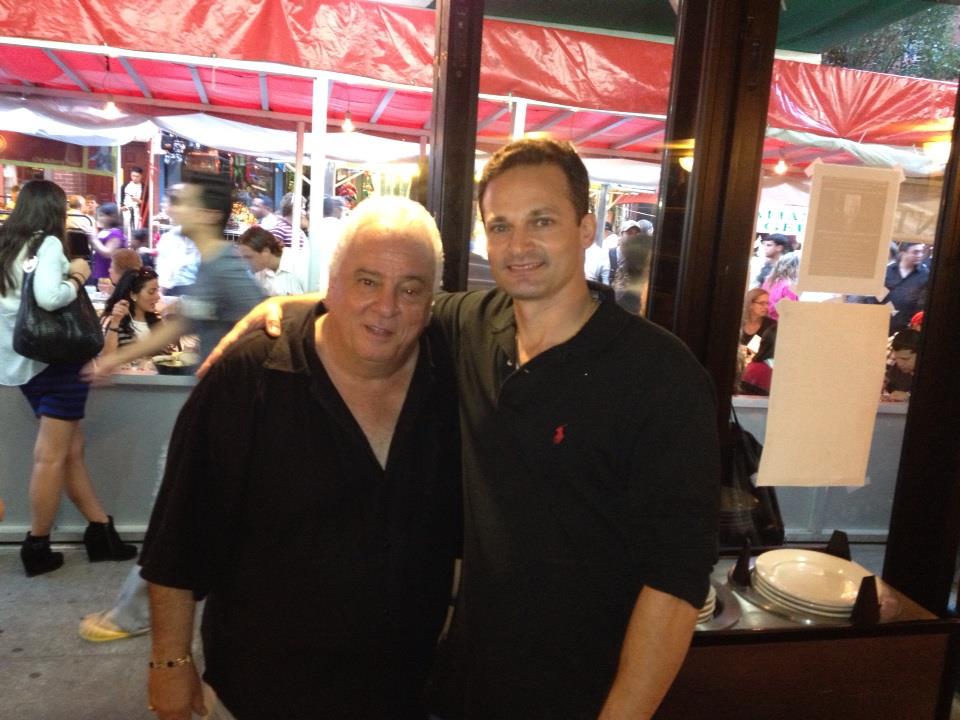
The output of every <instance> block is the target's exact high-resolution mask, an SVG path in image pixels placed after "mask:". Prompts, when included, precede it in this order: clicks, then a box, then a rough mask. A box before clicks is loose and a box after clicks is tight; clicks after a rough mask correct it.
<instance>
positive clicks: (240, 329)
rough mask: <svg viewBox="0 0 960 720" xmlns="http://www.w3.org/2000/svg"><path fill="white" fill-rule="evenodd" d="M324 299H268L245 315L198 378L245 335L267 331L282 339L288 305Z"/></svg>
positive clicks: (221, 342) (304, 297) (219, 344)
mask: <svg viewBox="0 0 960 720" xmlns="http://www.w3.org/2000/svg"><path fill="white" fill-rule="evenodd" d="M322 299H323V298H321V297H320V295H319V294H318V293H313V294H310V295H288V296H285V297H272V298H267V299H266V300H264V301H263V302H261V303H259V304H258V305H257V306H256V307H254V308H253V310H251V311H250V312H248V313H247V314H246V315H244V316H243V317H242V318H241V319H240V321H239V322H237V324H236V325H234V326H233V329H231V330H230V332H228V333H227V334H226V335H224V336H223V338H222V339H221V340H220V342H218V343H217V346H216V347H215V348H214V349H213V350H212V351H211V353H210V354H209V355H207V359H206V360H204V361H203V365H201V366H200V369H199V370H197V377H200V378H202V377H203V376H204V375H206V374H207V372H208V371H209V370H210V368H211V367H213V366H214V365H215V364H216V362H217V361H218V360H219V359H220V358H221V357H222V356H223V354H224V353H225V352H226V351H227V349H228V348H229V347H230V346H231V345H233V344H234V343H235V342H237V340H239V339H240V338H242V337H243V336H244V335H247V334H249V333H252V332H255V331H256V330H265V331H266V333H267V335H269V336H270V337H280V327H281V324H282V322H283V307H284V306H285V305H286V304H287V303H315V302H319V301H320V300H322Z"/></svg>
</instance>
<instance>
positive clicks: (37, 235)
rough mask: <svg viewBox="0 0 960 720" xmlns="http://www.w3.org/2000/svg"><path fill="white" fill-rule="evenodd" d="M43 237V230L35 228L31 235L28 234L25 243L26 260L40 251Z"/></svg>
mask: <svg viewBox="0 0 960 720" xmlns="http://www.w3.org/2000/svg"><path fill="white" fill-rule="evenodd" d="M44 238H45V236H44V234H43V230H36V231H34V233H33V235H31V236H30V240H29V241H28V243H27V257H26V259H27V260H32V259H33V258H35V257H36V256H37V253H38V252H40V246H41V245H43V241H44Z"/></svg>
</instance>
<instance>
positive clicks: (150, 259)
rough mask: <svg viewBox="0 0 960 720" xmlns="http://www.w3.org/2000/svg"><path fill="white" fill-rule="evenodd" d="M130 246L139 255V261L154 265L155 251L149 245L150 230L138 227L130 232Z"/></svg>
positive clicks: (150, 265) (149, 265) (148, 265)
mask: <svg viewBox="0 0 960 720" xmlns="http://www.w3.org/2000/svg"><path fill="white" fill-rule="evenodd" d="M130 248H131V249H132V250H135V251H136V253H137V254H138V255H139V256H140V261H141V262H142V263H143V264H144V265H146V266H147V267H151V268H152V267H155V266H156V260H155V255H156V252H155V251H154V250H153V249H152V248H151V247H150V231H149V230H147V229H146V228H139V229H138V230H134V231H133V232H132V233H131V234H130Z"/></svg>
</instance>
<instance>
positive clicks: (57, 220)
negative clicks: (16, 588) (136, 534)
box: [0, 180, 137, 576]
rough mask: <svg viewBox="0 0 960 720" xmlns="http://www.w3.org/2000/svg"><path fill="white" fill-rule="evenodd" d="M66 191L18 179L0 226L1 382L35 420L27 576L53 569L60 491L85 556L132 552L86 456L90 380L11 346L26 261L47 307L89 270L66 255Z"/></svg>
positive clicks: (75, 367)
mask: <svg viewBox="0 0 960 720" xmlns="http://www.w3.org/2000/svg"><path fill="white" fill-rule="evenodd" d="M66 215H67V198H66V195H65V194H64V192H63V190H62V189H61V188H60V186H59V185H56V184H55V183H52V182H49V181H47V180H32V181H30V182H28V183H27V184H26V185H24V186H23V189H22V190H21V191H20V196H19V198H18V200H17V206H16V208H15V209H14V211H13V212H12V213H11V214H10V217H9V218H8V219H7V221H6V223H5V224H4V226H3V227H2V228H0V385H15V386H18V387H19V388H20V389H21V390H22V391H23V394H24V395H25V396H26V398H27V400H28V401H29V402H30V405H31V407H32V408H33V412H34V414H35V415H36V416H37V417H38V418H39V419H40V429H39V431H38V432H37V441H36V444H35V445H34V449H33V471H32V473H31V475H30V515H31V517H30V532H28V533H27V537H26V539H25V540H24V541H23V545H22V546H21V548H20V558H21V560H22V561H23V567H24V570H26V573H27V575H28V576H33V575H39V574H41V573H45V572H50V571H51V570H56V569H57V568H58V567H60V566H61V565H62V564H63V553H59V552H53V551H52V550H51V549H50V529H51V527H52V526H53V521H54V518H55V517H56V514H57V508H58V507H59V506H60V496H61V494H62V493H64V492H66V494H67V497H69V498H70V500H71V501H72V502H73V504H74V505H76V506H77V509H78V510H79V511H80V512H81V513H82V514H83V516H84V517H85V518H86V519H87V521H88V522H89V525H88V526H87V530H86V532H85V533H84V535H83V541H84V544H85V545H86V549H87V556H88V557H89V559H90V561H91V562H94V561H97V560H129V559H130V558H133V557H135V556H136V554H137V549H136V547H135V546H133V545H127V544H125V543H123V542H122V541H121V540H120V538H119V537H118V536H117V531H116V530H115V529H114V527H113V518H111V517H110V516H108V515H107V514H106V512H104V510H103V507H102V506H101V505H100V501H99V500H98V499H97V496H96V494H95V493H94V491H93V486H92V485H91V484H90V476H89V475H88V473H87V468H86V465H85V464H84V461H83V433H82V431H81V429H80V420H81V418H83V413H84V407H85V405H86V400H87V390H88V385H87V384H86V383H85V382H83V381H82V380H81V379H80V376H79V373H80V367H81V365H82V363H57V364H53V365H46V364H44V363H42V362H38V361H36V360H31V359H30V358H26V357H23V356H22V355H18V354H17V353H16V352H15V351H14V350H13V331H14V325H15V323H16V318H17V311H18V310H19V308H20V285H21V283H22V279H23V271H24V264H25V263H27V262H30V263H31V264H34V265H35V269H34V270H33V273H34V275H33V293H34V296H35V298H36V301H37V304H38V305H40V306H41V307H43V308H45V309H46V310H51V311H53V310H58V309H60V308H62V307H65V306H67V305H68V304H69V303H70V302H71V301H72V300H73V299H74V298H75V297H76V294H77V292H84V290H83V285H84V283H85V282H86V280H87V277H88V276H89V275H90V267H89V265H88V264H87V262H86V260H83V259H80V258H78V259H75V260H72V261H68V260H67V255H66V253H65V247H64V235H65V230H64V226H65V223H66Z"/></svg>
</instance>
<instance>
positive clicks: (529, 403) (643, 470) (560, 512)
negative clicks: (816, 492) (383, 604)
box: [434, 290, 720, 720]
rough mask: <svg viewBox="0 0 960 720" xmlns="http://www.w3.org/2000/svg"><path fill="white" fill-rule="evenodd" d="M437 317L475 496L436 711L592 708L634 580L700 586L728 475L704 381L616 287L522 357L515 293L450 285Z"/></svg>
mask: <svg viewBox="0 0 960 720" xmlns="http://www.w3.org/2000/svg"><path fill="white" fill-rule="evenodd" d="M434 317H435V318H436V319H437V321H438V322H439V324H440V325H441V327H442V328H443V329H444V331H445V333H446V334H447V336H448V338H449V340H450V346H451V348H453V352H454V364H455V366H456V370H457V376H458V382H459V385H460V391H461V416H460V419H461V432H462V434H463V445H464V458H463V460H464V508H465V516H464V569H463V582H462V585H461V591H460V596H459V600H458V607H457V611H456V614H455V616H454V627H453V629H452V630H451V639H450V643H449V644H448V646H447V647H446V648H445V653H444V654H445V656H446V661H445V663H444V665H445V667H444V668H443V671H442V672H441V673H439V674H438V677H437V683H436V684H437V686H438V688H437V690H438V692H437V697H438V698H439V699H438V701H437V703H436V707H437V708H438V709H439V710H441V711H442V712H443V713H444V714H446V716H449V717H466V718H469V719H471V720H501V719H502V720H517V719H519V718H523V719H524V720H535V719H537V718H544V719H546V718H550V719H551V720H555V719H557V718H563V719H564V720H574V719H578V718H591V719H593V718H596V716H597V714H598V713H599V710H600V707H601V705H602V704H603V701H604V699H605V697H606V694H607V691H608V689H609V687H610V683H611V681H612V679H613V677H614V674H615V672H616V668H617V660H618V657H619V653H620V648H621V644H622V640H623V637H624V633H625V629H626V625H627V621H628V619H629V617H630V613H631V611H632V609H633V606H634V604H635V602H636V600H637V596H638V594H639V592H640V590H641V589H642V588H643V587H644V586H645V585H649V586H650V587H653V588H656V589H658V590H661V591H663V592H666V593H669V594H671V595H674V596H676V597H679V598H682V599H684V600H686V601H687V602H689V603H690V604H691V605H693V606H695V607H700V605H701V604H702V603H703V602H704V600H705V597H706V593H707V589H708V583H709V573H710V570H711V568H712V566H713V563H714V561H715V558H716V527H717V512H718V504H719V499H718V495H719V490H718V485H719V475H720V468H719V449H718V441H717V435H716V414H715V406H714V397H713V392H712V389H711V383H710V381H709V378H708V376H707V374H706V372H705V371H704V370H703V369H702V368H701V367H700V366H699V365H698V363H697V362H696V360H695V359H694V358H693V356H692V355H691V353H690V352H689V351H688V350H687V349H686V348H685V347H684V346H683V345H682V344H681V343H680V342H679V341H678V340H677V339H676V338H675V337H673V336H672V335H670V334H669V333H667V332H665V331H663V330H662V329H660V328H658V327H657V326H655V325H653V324H652V323H649V322H647V321H646V320H643V319H642V318H639V317H637V316H633V315H629V314H627V313H626V312H625V311H623V310H622V309H621V308H619V307H618V306H617V305H616V304H614V303H613V302H611V301H609V300H604V301H603V302H602V303H601V304H600V306H599V308H598V309H597V311H596V312H595V313H594V315H593V317H592V318H591V319H590V320H589V321H588V322H587V323H586V325H585V326H584V327H583V328H582V329H581V330H580V332H579V333H578V334H577V335H576V336H574V337H573V338H572V339H571V340H569V341H568V342H566V343H563V344H562V345H559V346H557V347H554V348H552V349H550V350H548V351H546V352H545V353H543V354H541V355H539V356H537V357H535V358H534V359H533V360H531V361H530V362H529V363H527V364H526V365H524V366H523V367H520V368H517V364H516V326H515V322H514V316H513V310H512V305H511V301H510V300H509V298H508V297H507V296H506V295H505V294H504V293H503V292H501V291H499V290H493V291H490V292H477V293H466V294H458V295H450V296H443V297H441V298H439V299H438V301H437V302H436V304H435V307H434ZM452 696H456V698H455V700H456V701H455V702H450V700H451V697H452ZM458 706H459V707H458Z"/></svg>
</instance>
